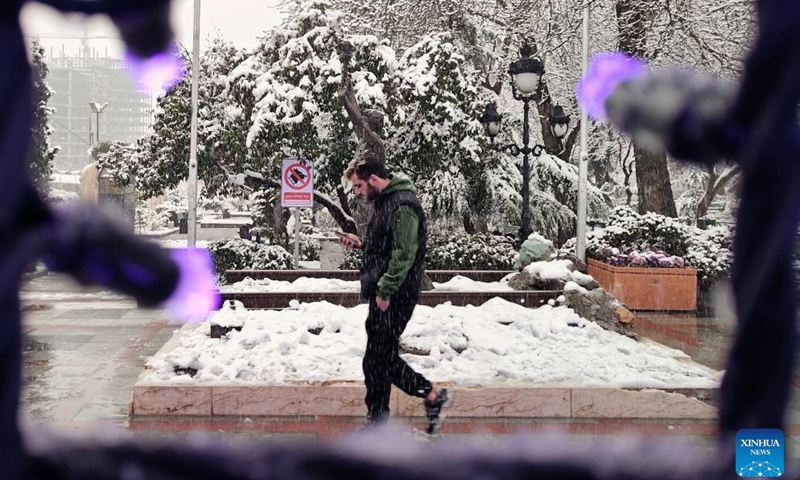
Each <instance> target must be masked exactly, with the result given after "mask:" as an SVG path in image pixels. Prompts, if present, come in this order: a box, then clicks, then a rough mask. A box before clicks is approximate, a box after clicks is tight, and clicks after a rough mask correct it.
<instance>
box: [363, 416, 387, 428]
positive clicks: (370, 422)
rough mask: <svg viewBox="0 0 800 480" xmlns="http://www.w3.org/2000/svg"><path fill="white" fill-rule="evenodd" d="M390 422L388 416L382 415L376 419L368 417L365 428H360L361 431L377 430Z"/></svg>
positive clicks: (365, 420) (364, 424)
mask: <svg viewBox="0 0 800 480" xmlns="http://www.w3.org/2000/svg"><path fill="white" fill-rule="evenodd" d="M388 421H389V416H388V415H380V416H378V417H376V418H373V417H369V416H368V417H367V418H365V419H364V423H363V426H362V427H361V428H360V430H374V429H376V428H379V427H382V426H384V425H386V423H387V422H388Z"/></svg>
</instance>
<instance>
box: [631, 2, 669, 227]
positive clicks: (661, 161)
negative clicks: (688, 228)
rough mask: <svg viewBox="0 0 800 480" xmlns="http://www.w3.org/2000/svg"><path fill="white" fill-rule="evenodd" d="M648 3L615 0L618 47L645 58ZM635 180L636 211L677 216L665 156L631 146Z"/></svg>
mask: <svg viewBox="0 0 800 480" xmlns="http://www.w3.org/2000/svg"><path fill="white" fill-rule="evenodd" d="M648 6H649V4H648V3H647V2H642V1H641V0H617V6H616V12H617V26H618V28H619V49H620V50H621V51H622V52H625V53H627V54H628V55H631V56H634V57H639V58H642V59H645V60H647V50H646V43H647V40H646V33H647V30H646V28H647V27H646V21H647V12H646V8H648ZM634 150H635V151H634V158H635V159H636V183H637V185H638V187H639V195H638V198H639V212H641V213H644V212H655V213H659V214H661V215H666V216H669V217H677V216H678V211H677V209H676V208H675V198H674V197H673V195H672V184H671V182H670V179H669V170H668V169H667V155H666V153H664V152H651V151H647V150H645V149H642V148H640V147H638V146H635V145H634Z"/></svg>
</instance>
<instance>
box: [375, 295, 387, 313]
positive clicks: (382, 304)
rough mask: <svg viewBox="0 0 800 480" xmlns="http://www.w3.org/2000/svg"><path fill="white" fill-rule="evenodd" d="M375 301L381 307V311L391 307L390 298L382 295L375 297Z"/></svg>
mask: <svg viewBox="0 0 800 480" xmlns="http://www.w3.org/2000/svg"><path fill="white" fill-rule="evenodd" d="M375 303H377V304H378V308H380V309H381V312H385V311H386V309H387V308H389V300H384V299H382V298H381V297H380V296H377V297H375Z"/></svg>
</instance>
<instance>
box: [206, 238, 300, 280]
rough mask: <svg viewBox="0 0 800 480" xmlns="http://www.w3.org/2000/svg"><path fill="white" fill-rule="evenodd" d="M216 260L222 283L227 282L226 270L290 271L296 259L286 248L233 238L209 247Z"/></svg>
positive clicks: (219, 278)
mask: <svg viewBox="0 0 800 480" xmlns="http://www.w3.org/2000/svg"><path fill="white" fill-rule="evenodd" d="M208 250H209V251H210V252H211V255H212V257H213V258H214V269H215V270H216V272H217V279H218V280H219V282H220V283H224V282H225V271H226V270H290V269H292V268H294V264H293V262H294V259H293V257H292V255H291V254H290V253H289V252H287V251H286V249H285V248H283V247H281V246H278V245H262V244H259V243H256V242H251V241H250V240H244V239H241V238H233V239H229V240H218V241H216V242H211V243H210V244H209V245H208Z"/></svg>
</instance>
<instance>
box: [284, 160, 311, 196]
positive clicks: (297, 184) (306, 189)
mask: <svg viewBox="0 0 800 480" xmlns="http://www.w3.org/2000/svg"><path fill="white" fill-rule="evenodd" d="M281 206H283V207H298V208H311V207H313V206H314V169H313V164H312V163H311V162H310V161H303V160H297V159H294V158H287V159H285V160H284V161H283V170H282V174H281Z"/></svg>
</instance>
